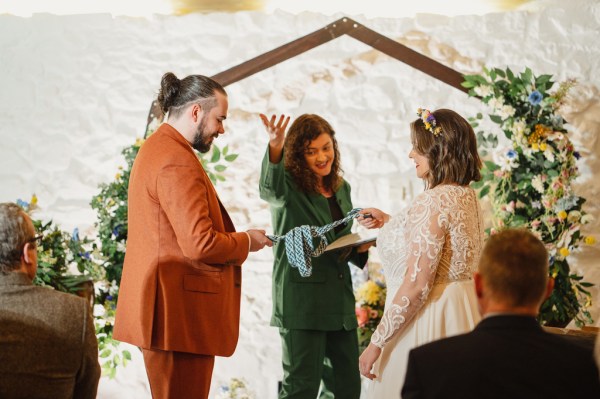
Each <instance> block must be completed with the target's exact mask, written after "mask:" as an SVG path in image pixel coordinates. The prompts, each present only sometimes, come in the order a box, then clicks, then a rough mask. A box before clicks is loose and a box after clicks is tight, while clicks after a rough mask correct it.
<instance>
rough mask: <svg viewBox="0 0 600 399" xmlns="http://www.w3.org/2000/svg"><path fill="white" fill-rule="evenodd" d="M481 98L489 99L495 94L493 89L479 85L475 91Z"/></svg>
mask: <svg viewBox="0 0 600 399" xmlns="http://www.w3.org/2000/svg"><path fill="white" fill-rule="evenodd" d="M473 91H475V94H477V95H478V96H479V97H487V96H490V95H492V94H494V91H493V90H492V88H491V87H490V86H488V85H479V86H477V87H475V88H474V89H473Z"/></svg>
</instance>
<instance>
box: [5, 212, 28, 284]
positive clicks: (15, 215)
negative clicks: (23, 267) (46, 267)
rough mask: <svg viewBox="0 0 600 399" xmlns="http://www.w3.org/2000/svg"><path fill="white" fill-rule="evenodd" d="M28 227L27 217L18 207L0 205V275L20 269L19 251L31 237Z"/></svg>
mask: <svg viewBox="0 0 600 399" xmlns="http://www.w3.org/2000/svg"><path fill="white" fill-rule="evenodd" d="M30 226H31V225H30V222H29V217H28V216H27V214H26V213H25V211H23V209H22V208H21V207H20V206H19V205H17V204H15V203H12V202H5V203H2V204H0V273H2V274H6V273H9V272H12V271H14V270H16V269H18V268H19V267H20V260H21V251H22V250H23V247H24V246H25V244H26V243H27V241H29V240H31V238H32V235H33V231H32V228H31V227H30Z"/></svg>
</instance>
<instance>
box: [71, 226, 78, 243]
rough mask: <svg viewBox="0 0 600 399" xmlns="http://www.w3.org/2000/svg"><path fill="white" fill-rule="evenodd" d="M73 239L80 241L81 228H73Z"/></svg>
mask: <svg viewBox="0 0 600 399" xmlns="http://www.w3.org/2000/svg"><path fill="white" fill-rule="evenodd" d="M71 239H72V240H73V241H79V228H77V227H75V228H74V229H73V237H71Z"/></svg>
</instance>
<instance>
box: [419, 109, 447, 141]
mask: <svg viewBox="0 0 600 399" xmlns="http://www.w3.org/2000/svg"><path fill="white" fill-rule="evenodd" d="M417 115H419V118H421V120H422V121H423V124H424V125H425V129H427V130H429V131H430V132H431V133H432V134H433V135H434V136H435V137H437V136H438V135H439V134H440V133H442V128H441V127H439V126H436V121H435V117H434V116H433V114H432V113H431V112H430V111H429V110H428V109H426V108H419V109H417Z"/></svg>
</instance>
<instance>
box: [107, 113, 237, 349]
mask: <svg viewBox="0 0 600 399" xmlns="http://www.w3.org/2000/svg"><path fill="white" fill-rule="evenodd" d="M248 240H249V239H248V235H247V234H246V233H236V232H235V228H234V226H233V223H232V222H231V219H230V218H229V216H228V214H227V212H226V210H225V208H224V207H223V205H222V204H221V202H220V201H219V199H218V197H217V194H216V191H215V189H214V187H213V185H212V183H211V181H210V179H209V178H208V176H207V174H206V172H205V171H204V169H203V168H202V166H201V164H200V162H199V160H198V158H197V157H196V155H195V154H194V152H193V150H192V148H191V147H190V145H189V144H188V142H187V141H186V140H185V138H184V137H183V136H181V134H179V132H177V130H175V129H174V128H173V127H172V126H170V125H168V124H166V123H164V124H163V125H161V126H160V128H159V129H158V130H157V131H156V132H155V133H154V134H153V135H151V136H150V137H149V138H148V140H146V142H145V143H144V144H143V145H142V147H141V149H140V151H139V153H138V155H137V158H136V159H135V162H134V164H133V168H132V170H131V176H130V181H129V191H128V239H127V250H126V253H125V263H124V266H123V276H122V279H121V286H120V290H119V298H118V302H117V311H116V320H115V326H114V334H113V336H114V338H115V339H117V340H119V341H124V342H129V343H131V344H133V345H136V346H139V347H141V348H145V349H160V350H166V351H178V352H188V353H195V354H202V355H218V356H230V355H231V354H232V353H233V351H234V350H235V346H236V344H237V340H238V333H239V317H240V290H241V282H242V275H241V267H240V265H241V264H242V262H243V261H244V260H245V259H246V257H247V256H248V252H249V241H248Z"/></svg>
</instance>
